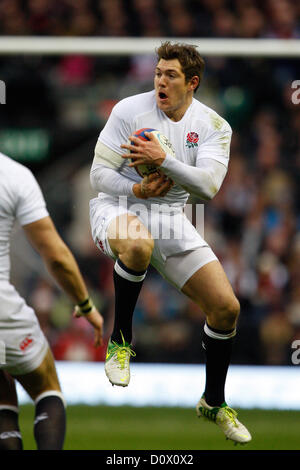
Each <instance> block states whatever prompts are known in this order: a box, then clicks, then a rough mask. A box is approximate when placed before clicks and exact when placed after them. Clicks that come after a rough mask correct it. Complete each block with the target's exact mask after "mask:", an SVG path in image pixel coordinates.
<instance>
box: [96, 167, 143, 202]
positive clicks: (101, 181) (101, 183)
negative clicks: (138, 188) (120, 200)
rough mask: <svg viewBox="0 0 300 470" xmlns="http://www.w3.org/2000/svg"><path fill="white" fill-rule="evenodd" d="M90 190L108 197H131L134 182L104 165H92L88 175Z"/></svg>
mask: <svg viewBox="0 0 300 470" xmlns="http://www.w3.org/2000/svg"><path fill="white" fill-rule="evenodd" d="M90 181H91V185H92V188H93V189H95V190H96V191H99V192H103V193H106V194H109V195H110V196H132V195H133V190H132V188H133V185H134V182H133V181H130V180H129V179H128V178H125V177H124V176H122V175H120V174H119V173H118V172H116V171H115V170H113V169H111V168H107V167H105V166H104V165H100V164H95V163H93V165H92V168H91V173H90Z"/></svg>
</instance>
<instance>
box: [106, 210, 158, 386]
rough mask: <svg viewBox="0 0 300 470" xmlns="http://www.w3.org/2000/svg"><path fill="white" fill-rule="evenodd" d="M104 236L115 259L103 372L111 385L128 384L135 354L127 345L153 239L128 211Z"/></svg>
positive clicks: (129, 341)
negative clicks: (112, 306)
mask: <svg viewBox="0 0 300 470" xmlns="http://www.w3.org/2000/svg"><path fill="white" fill-rule="evenodd" d="M107 239H108V242H109V245H110V248H111V250H112V252H113V253H114V255H115V257H116V258H117V260H116V263H115V266H114V273H113V278H114V286H115V318H114V327H113V332H112V335H111V339H110V341H109V345H108V350H107V355H106V363H105V372H106V375H107V377H108V378H109V380H110V382H111V383H112V384H113V385H120V386H127V385H128V383H129V380H130V371H129V360H130V356H131V355H134V352H133V351H132V349H131V347H130V343H131V340H132V318H133V312H134V309H135V306H136V302H137V299H138V296H139V293H140V291H141V288H142V285H143V281H144V279H145V276H146V272H147V268H148V265H149V263H150V259H151V254H152V251H153V247H154V242H153V239H152V237H151V235H150V233H149V232H148V230H147V229H146V228H145V227H144V225H143V224H142V223H141V222H140V220H139V219H138V218H137V217H136V216H133V215H130V214H127V213H125V214H122V215H120V216H118V217H116V218H115V219H114V220H113V221H112V222H111V223H110V225H109V227H108V229H107Z"/></svg>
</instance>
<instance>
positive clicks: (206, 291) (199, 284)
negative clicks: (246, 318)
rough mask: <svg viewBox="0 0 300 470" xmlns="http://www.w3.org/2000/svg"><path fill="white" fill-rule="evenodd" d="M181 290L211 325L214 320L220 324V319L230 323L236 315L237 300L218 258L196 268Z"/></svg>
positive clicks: (237, 311)
mask: <svg viewBox="0 0 300 470" xmlns="http://www.w3.org/2000/svg"><path fill="white" fill-rule="evenodd" d="M182 292H183V293H184V294H185V295H187V296H188V297H189V298H190V299H192V300H193V301H194V302H196V303H197V304H198V305H199V306H200V308H201V309H202V310H203V311H204V313H205V314H206V316H208V317H210V318H211V320H212V321H211V322H210V324H211V325H212V323H215V321H216V322H218V324H219V326H220V323H219V322H220V321H222V319H224V322H229V323H231V322H234V321H235V319H236V317H237V316H238V313H239V302H238V300H237V298H236V296H235V294H234V292H233V289H232V286H231V284H230V282H229V280H228V278H227V276H226V273H225V271H224V269H223V267H222V265H221V263H220V262H219V261H218V260H214V261H211V262H209V263H207V264H205V265H204V266H202V267H201V268H200V269H198V270H197V271H196V272H195V273H194V274H193V275H192V276H191V277H190V278H189V279H188V280H187V282H186V283H185V285H184V286H183V287H182ZM212 326H213V325H212ZM224 326H225V324H224ZM216 327H217V326H216Z"/></svg>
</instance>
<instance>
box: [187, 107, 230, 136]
mask: <svg viewBox="0 0 300 470" xmlns="http://www.w3.org/2000/svg"><path fill="white" fill-rule="evenodd" d="M193 104H194V106H193V114H194V116H195V117H196V118H197V119H199V120H201V122H202V125H203V126H205V127H206V128H207V130H208V131H211V132H215V131H223V132H230V133H232V129H231V126H230V124H229V122H228V121H226V119H224V118H223V117H222V116H220V114H218V113H217V112H216V111H215V110H214V109H212V108H210V107H209V106H207V105H205V104H204V103H202V102H201V101H199V100H197V99H196V98H194V102H193Z"/></svg>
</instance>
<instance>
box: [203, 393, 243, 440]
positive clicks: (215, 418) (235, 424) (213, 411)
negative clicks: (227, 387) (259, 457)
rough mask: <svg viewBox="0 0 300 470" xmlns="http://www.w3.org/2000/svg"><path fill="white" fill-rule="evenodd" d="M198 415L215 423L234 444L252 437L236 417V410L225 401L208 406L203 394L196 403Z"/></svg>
mask: <svg viewBox="0 0 300 470" xmlns="http://www.w3.org/2000/svg"><path fill="white" fill-rule="evenodd" d="M196 411H197V415H198V417H199V418H200V417H203V418H206V419H207V420H209V421H212V422H214V423H216V424H217V425H218V426H219V428H221V429H222V431H223V432H224V434H225V436H226V439H231V440H232V441H234V443H235V444H238V443H239V444H246V443H247V442H249V441H251V439H252V437H251V434H250V433H249V431H248V429H247V428H246V427H245V426H244V425H243V424H242V423H240V422H239V420H238V419H237V412H236V411H235V410H233V409H232V408H230V407H229V406H228V405H227V404H226V403H225V402H224V403H223V404H222V405H221V406H215V407H213V406H209V405H208V404H207V403H206V401H205V397H204V395H203V396H202V398H200V400H199V402H198V403H197V405H196Z"/></svg>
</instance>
